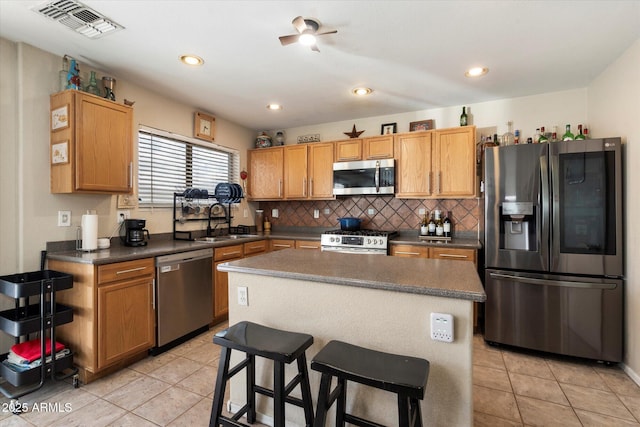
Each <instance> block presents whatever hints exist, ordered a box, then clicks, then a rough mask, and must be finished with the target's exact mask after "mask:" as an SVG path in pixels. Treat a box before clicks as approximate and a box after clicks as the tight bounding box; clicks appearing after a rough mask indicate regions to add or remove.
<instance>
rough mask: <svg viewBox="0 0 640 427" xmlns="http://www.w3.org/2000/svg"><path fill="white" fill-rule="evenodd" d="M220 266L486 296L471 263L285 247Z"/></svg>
mask: <svg viewBox="0 0 640 427" xmlns="http://www.w3.org/2000/svg"><path fill="white" fill-rule="evenodd" d="M218 269H219V270H220V271H227V272H238V273H249V274H255V275H261V276H272V277H281V278H289V279H296V280H304V281H309V282H322V283H331V284H337V285H346V286H357V287H363V288H371V289H381V290H388V291H396V292H405V293H414V294H421V295H432V296H437V297H447V298H455V299H465V300H471V301H478V302H483V301H484V300H485V299H486V294H485V293H484V289H483V287H482V283H481V282H480V277H478V273H477V271H476V269H475V266H474V264H473V263H472V262H461V261H449V260H440V259H424V258H420V259H418V258H400V257H388V256H380V255H364V254H353V255H345V254H338V253H330V252H321V251H301V250H295V249H286V250H282V251H276V252H270V253H268V254H265V255H262V256H259V257H250V258H244V259H241V260H238V261H233V262H228V263H223V264H220V265H219V266H218Z"/></svg>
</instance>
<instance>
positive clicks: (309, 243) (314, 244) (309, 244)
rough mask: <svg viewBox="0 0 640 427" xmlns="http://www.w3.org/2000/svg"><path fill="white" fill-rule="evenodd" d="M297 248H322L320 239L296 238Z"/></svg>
mask: <svg viewBox="0 0 640 427" xmlns="http://www.w3.org/2000/svg"><path fill="white" fill-rule="evenodd" d="M296 249H313V250H318V251H319V250H320V240H296Z"/></svg>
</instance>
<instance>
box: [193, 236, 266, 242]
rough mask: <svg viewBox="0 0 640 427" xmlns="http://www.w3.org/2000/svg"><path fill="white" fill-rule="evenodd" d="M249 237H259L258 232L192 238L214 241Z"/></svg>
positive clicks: (197, 240)
mask: <svg viewBox="0 0 640 427" xmlns="http://www.w3.org/2000/svg"><path fill="white" fill-rule="evenodd" d="M250 237H260V235H258V234H228V235H225V236H215V237H197V238H195V239H194V241H196V242H203V243H215V242H222V241H225V240H236V239H245V238H250Z"/></svg>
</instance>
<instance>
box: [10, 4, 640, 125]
mask: <svg viewBox="0 0 640 427" xmlns="http://www.w3.org/2000/svg"><path fill="white" fill-rule="evenodd" d="M46 3H48V2H42V1H30V0H18V1H9V0H0V36H2V37H5V38H7V39H10V40H14V41H20V42H25V43H28V44H30V45H33V46H36V47H38V48H41V49H43V50H46V51H49V52H52V53H54V54H57V55H60V56H63V55H65V54H68V55H70V56H72V57H75V58H77V59H78V60H79V61H80V62H81V64H87V65H88V66H89V67H95V68H97V69H99V70H102V71H104V72H106V73H109V74H111V75H113V76H114V77H116V78H122V79H125V80H127V81H129V82H132V83H135V84H138V85H140V86H143V87H146V88H148V89H151V90H154V91H157V92H160V93H163V94H165V95H167V96H168V97H171V98H174V99H176V100H179V101H182V102H184V103H186V104H188V105H193V106H194V109H198V110H201V111H205V112H209V113H212V114H214V115H216V116H219V117H223V118H225V119H227V120H231V121H233V122H236V123H238V124H241V125H243V126H246V127H248V128H251V129H255V130H262V129H280V128H289V127H297V126H304V125H310V124H319V123H326V122H333V121H341V120H351V119H357V118H362V117H372V116H379V115H388V114H395V113H401V112H408V111H419V110H424V109H430V108H437V107H445V106H452V105H464V104H470V103H477V102H482V101H488V100H493V99H502V98H510V97H517V96H526V95H532V94H539V93H544V92H552V91H558V90H564V89H572V88H580V87H585V86H587V85H588V84H589V82H590V81H591V80H592V79H593V78H594V77H596V76H597V75H598V74H599V73H601V72H602V71H603V70H604V69H605V68H606V66H607V65H608V64H610V63H611V62H612V61H613V60H614V59H615V58H617V57H618V56H619V55H620V54H621V53H622V52H623V51H624V50H625V49H627V48H628V47H629V46H630V45H631V44H632V43H633V42H634V41H635V40H637V39H638V38H640V1H637V0H630V1H613V0H612V1H605V0H601V1H560V0H553V1H531V0H529V1H520V0H505V1H479V0H476V1H462V0H449V1H427V0H425V1H391V0H389V1H344V0H343V1H267V0H262V1H205V0H200V1H187V0H182V1H178V0H175V1H172V0H163V1H150V0H128V1H121V0H99V1H98V0H85V1H83V3H84V4H86V5H87V6H89V7H90V8H92V9H94V10H96V11H97V12H99V13H101V14H103V15H105V16H106V17H108V18H110V19H112V20H113V21H115V22H117V23H118V24H121V25H123V26H124V27H125V29H124V30H122V31H118V32H116V33H113V34H111V35H108V36H106V37H103V38H101V39H93V40H92V39H88V38H85V37H84V36H82V35H79V34H77V33H76V32H74V31H72V30H70V29H69V28H67V27H65V26H63V25H62V24H59V23H57V22H55V21H53V20H51V19H48V18H45V17H43V16H41V15H38V14H37V13H35V12H34V11H32V10H31V8H32V7H33V6H36V5H40V4H46ZM298 15H302V16H303V17H315V18H317V19H318V20H320V21H321V23H322V24H323V26H324V28H329V29H337V30H338V33H337V34H330V35H326V36H323V37H321V38H320V39H319V43H318V47H319V48H320V51H321V52H320V53H317V52H313V51H311V50H310V49H309V48H308V47H304V46H301V45H298V44H293V45H289V46H284V47H283V46H281V45H280V42H279V40H278V36H281V35H285V34H293V33H295V30H294V28H293V26H292V25H291V21H292V19H293V18H294V17H296V16H298ZM185 53H194V54H197V55H200V56H201V57H203V58H204V60H205V64H204V66H202V67H199V68H189V67H187V66H185V65H182V64H181V63H180V62H179V61H178V57H179V56H180V55H181V54H185ZM473 65H483V66H486V67H489V69H490V72H489V74H488V75H486V76H484V77H481V78H479V79H477V80H470V79H468V78H466V77H465V76H464V71H465V70H466V69H467V68H468V67H470V66H473ZM356 86H368V87H371V88H373V89H374V93H373V94H372V95H370V96H368V97H366V98H364V99H360V98H358V99H356V98H355V97H354V96H353V95H351V94H350V90H351V89H352V88H354V87H356ZM116 89H117V87H116ZM116 94H117V90H116ZM270 102H277V103H281V104H283V105H284V109H283V110H281V111H277V112H272V111H268V110H267V109H266V105H267V104H268V103H270Z"/></svg>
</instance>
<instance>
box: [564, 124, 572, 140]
mask: <svg viewBox="0 0 640 427" xmlns="http://www.w3.org/2000/svg"><path fill="white" fill-rule="evenodd" d="M562 140H563V141H573V134H572V133H571V125H567V126H566V132H565V133H564V135H562Z"/></svg>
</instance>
